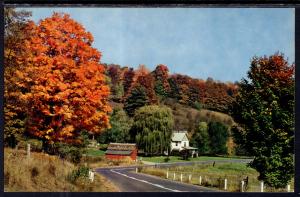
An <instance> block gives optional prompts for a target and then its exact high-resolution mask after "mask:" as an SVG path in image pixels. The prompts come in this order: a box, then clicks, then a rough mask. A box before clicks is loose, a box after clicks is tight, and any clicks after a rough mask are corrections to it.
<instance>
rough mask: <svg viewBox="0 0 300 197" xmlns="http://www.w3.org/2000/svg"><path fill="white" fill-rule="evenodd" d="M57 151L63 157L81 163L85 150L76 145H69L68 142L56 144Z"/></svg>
mask: <svg viewBox="0 0 300 197" xmlns="http://www.w3.org/2000/svg"><path fill="white" fill-rule="evenodd" d="M55 149H56V150H55V152H56V153H57V154H58V155H59V156H60V157H61V158H63V159H67V160H68V161H70V162H73V163H76V164H78V163H80V161H81V157H82V153H83V150H82V149H81V148H78V147H76V146H72V145H68V144H62V143H59V144H56V147H55Z"/></svg>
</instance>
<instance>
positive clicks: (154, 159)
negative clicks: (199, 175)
mask: <svg viewBox="0 0 300 197" xmlns="http://www.w3.org/2000/svg"><path fill="white" fill-rule="evenodd" d="M139 158H140V159H141V160H142V161H149V162H154V163H164V162H166V161H165V159H166V156H157V157H139ZM169 158H170V160H169V162H185V161H209V160H218V161H220V160H231V159H239V158H236V157H232V158H231V157H210V156H200V157H195V158H189V160H183V159H182V158H181V157H180V156H170V157H169Z"/></svg>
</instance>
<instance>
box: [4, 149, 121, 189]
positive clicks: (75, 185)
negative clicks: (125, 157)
mask: <svg viewBox="0 0 300 197" xmlns="http://www.w3.org/2000/svg"><path fill="white" fill-rule="evenodd" d="M78 169H80V168H79V166H76V165H74V164H72V163H70V162H67V161H64V160H61V159H59V158H58V157H57V156H51V155H48V154H44V153H36V152H32V153H31V157H30V158H27V157H26V152H25V151H24V150H13V149H8V148H5V149H4V191H7V192H88V191H91V192H113V191H118V189H117V188H116V187H115V186H114V185H113V184H112V183H111V182H110V181H108V180H106V179H105V178H104V177H102V176H101V175H99V174H95V179H94V182H93V183H90V182H89V180H88V179H87V178H86V177H79V178H76V179H74V178H73V179H71V178H70V177H71V175H72V174H73V175H74V172H76V171H77V170H78ZM71 180H73V181H71Z"/></svg>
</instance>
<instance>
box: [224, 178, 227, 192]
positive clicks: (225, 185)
mask: <svg viewBox="0 0 300 197" xmlns="http://www.w3.org/2000/svg"><path fill="white" fill-rule="evenodd" d="M224 190H227V179H225V180H224Z"/></svg>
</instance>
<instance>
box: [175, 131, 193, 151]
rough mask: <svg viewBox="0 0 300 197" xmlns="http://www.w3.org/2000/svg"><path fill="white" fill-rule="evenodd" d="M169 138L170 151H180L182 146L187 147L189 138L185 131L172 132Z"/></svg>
mask: <svg viewBox="0 0 300 197" xmlns="http://www.w3.org/2000/svg"><path fill="white" fill-rule="evenodd" d="M171 140H172V141H171V152H172V151H173V150H176V151H179V152H180V151H182V150H183V148H185V147H189V139H188V137H187V133H186V132H180V131H179V132H178V131H177V132H173V133H172V138H171Z"/></svg>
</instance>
